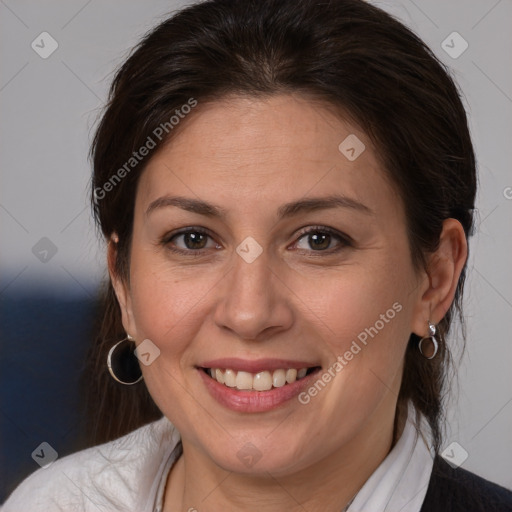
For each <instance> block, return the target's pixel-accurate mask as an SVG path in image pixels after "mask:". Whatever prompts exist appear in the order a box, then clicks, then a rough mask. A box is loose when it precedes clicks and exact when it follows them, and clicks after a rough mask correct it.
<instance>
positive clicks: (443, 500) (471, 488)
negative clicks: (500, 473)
mask: <svg viewBox="0 0 512 512" xmlns="http://www.w3.org/2000/svg"><path fill="white" fill-rule="evenodd" d="M445 511H446V512H512V492H511V491H509V490H508V489H505V488H504V487H501V486H499V485H497V484H494V483H492V482H489V481H488V480H485V479H484V478H482V477H479V476H477V475H475V474H473V473H470V472H469V471H466V470H465V469H462V468H457V469H454V468H452V467H451V466H450V465H449V464H448V463H447V462H446V461H445V460H444V459H443V458H442V457H440V456H436V458H435V459H434V467H433V468H432V475H431V477H430V482H429V485H428V489H427V495H426V496H425V501H424V502H423V506H422V507H421V512H445ZM404 512H406V511H405V510H404Z"/></svg>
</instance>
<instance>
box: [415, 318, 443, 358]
mask: <svg viewBox="0 0 512 512" xmlns="http://www.w3.org/2000/svg"><path fill="white" fill-rule="evenodd" d="M428 331H429V335H428V336H426V337H425V338H421V340H420V341H419V342H418V348H419V350H420V353H421V355H422V356H423V357H425V358H426V359H434V357H436V354H437V351H438V349H439V344H438V343H437V340H436V332H437V330H436V326H435V325H434V324H432V323H430V320H429V322H428ZM425 340H430V341H431V343H432V345H433V346H434V352H433V354H432V355H431V356H427V355H426V354H425V353H424V352H423V349H422V344H423V342H424V341H425Z"/></svg>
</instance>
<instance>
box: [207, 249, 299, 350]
mask: <svg viewBox="0 0 512 512" xmlns="http://www.w3.org/2000/svg"><path fill="white" fill-rule="evenodd" d="M233 258H234V264H233V267H232V268H231V270H230V271H229V272H228V274H227V275H226V278H225V280H224V283H223V286H222V292H221V295H222V297H221V299H220V300H219V302H218V304H217V307H216V310H215V315H214V318H215V323H216V325H218V326H219V327H221V328H222V329H228V330H229V331H231V332H232V333H234V334H236V336H237V337H238V338H240V339H244V340H251V341H263V340H264V339H267V338H268V337H270V336H273V335H275V334H276V333H278V332H280V331H285V330H287V329H289V328H290V327H291V325H292V324H293V310H292V307H291V302H290V299H291V297H290V296H291V295H292V292H291V291H290V289H289V288H287V286H286V285H285V284H284V283H283V281H282V280H281V279H280V278H279V276H278V269H277V268H272V265H270V264H269V258H268V257H267V255H266V253H265V251H263V253H262V254H261V255H260V256H259V257H258V258H256V260H254V261H252V262H251V263H248V262H247V261H245V260H244V259H243V258H242V257H240V256H239V255H238V254H236V253H235V254H234V255H233ZM274 267H275V265H274Z"/></svg>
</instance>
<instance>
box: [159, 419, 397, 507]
mask: <svg viewBox="0 0 512 512" xmlns="http://www.w3.org/2000/svg"><path fill="white" fill-rule="evenodd" d="M404 424H405V422H404V421H403V418H399V423H397V425H396V426H395V416H394V410H393V413H392V414H388V415H386V416H384V417H383V415H382V414H378V415H375V416H374V417H373V418H371V419H370V420H369V421H368V422H366V424H365V425H364V427H363V428H361V429H360V430H359V431H358V433H357V435H356V436H355V437H354V438H353V439H352V440H351V441H350V442H349V443H347V444H346V445H345V446H343V447H341V448H340V449H339V450H337V451H336V452H334V453H332V454H330V455H329V456H328V457H325V458H323V459H321V460H319V461H318V462H316V463H314V464H312V465H310V466H308V467H307V468H305V469H303V470H301V471H299V472H295V473H293V474H290V475H285V476H279V477H276V476H274V475H272V474H270V473H269V472H265V473H264V474H258V475H247V474H237V473H233V472H230V471H226V470H224V469H222V468H220V467H219V466H217V465H216V464H215V463H214V462H213V461H212V460H211V459H209V458H207V457H205V454H204V452H200V451H198V450H197V449H196V448H195V446H194V445H193V444H191V443H189V442H187V440H186V439H183V440H182V442H183V455H182V456H181V458H180V459H179V460H178V461H177V462H176V463H175V465H174V467H173V469H172V471H171V472H170V474H169V477H168V480H167V489H166V493H165V503H164V511H165V512H176V511H178V510H179V511H183V510H187V511H194V510H196V511H199V512H201V511H203V510H246V511H248V512H256V511H257V512H260V511H261V510H262V508H263V509H264V510H266V511H269V512H278V511H279V512H281V511H282V510H288V511H290V512H299V511H301V512H303V511H304V510H308V511H311V512H316V511H318V512H320V511H322V512H325V511H332V512H340V511H342V510H343V509H344V507H345V506H346V505H347V504H348V503H349V502H350V501H351V499H352V498H353V497H354V495H356V494H357V492H358V491H359V489H360V488H361V487H362V486H363V485H364V483H365V482H366V480H367V479H368V478H369V477H370V476H371V474H372V473H373V472H374V471H375V469H377V467H378V466H379V464H380V463H381V462H382V461H383V460H384V459H385V457H386V456H387V454H388V453H389V451H390V450H391V448H392V446H394V444H395V443H396V440H397V439H398V438H399V436H400V435H401V432H402V430H403V426H404ZM395 427H398V431H397V428H395ZM171 477H172V478H171Z"/></svg>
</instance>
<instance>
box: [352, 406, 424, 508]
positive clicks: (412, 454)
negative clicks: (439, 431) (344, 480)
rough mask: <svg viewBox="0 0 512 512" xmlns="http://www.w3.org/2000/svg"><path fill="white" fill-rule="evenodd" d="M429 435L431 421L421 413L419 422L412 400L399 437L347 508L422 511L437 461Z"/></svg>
mask: <svg viewBox="0 0 512 512" xmlns="http://www.w3.org/2000/svg"><path fill="white" fill-rule="evenodd" d="M429 439H430V428H429V426H428V424H427V423H426V421H425V420H424V418H423V417H421V425H420V426H419V427H418V426H417V425H416V411H415V408H414V406H413V405H412V404H411V403H410V404H409V410H408V416H407V421H406V424H405V426H404V430H403V432H402V435H401V436H400V439H399V440H398V442H397V443H396V444H395V446H394V447H393V449H392V450H391V451H390V452H389V454H388V456H387V457H386V458H385V459H384V460H383V461H382V462H381V464H380V465H379V467H378V468H377V469H376V470H375V471H374V472H373V474H372V475H371V476H370V478H369V479H368V480H367V481H366V483H365V484H364V485H363V487H362V488H361V490H360V491H359V492H358V493H357V495H356V497H355V498H354V501H353V502H352V503H351V505H350V507H349V508H348V509H347V512H368V510H371V511H372V512H391V511H393V512H395V511H398V510H404V511H407V512H419V511H420V510H421V506H422V504H423V501H424V499H425V495H426V493H427V488H428V484H429V481H430V475H431V473H432V466H433V464H434V455H433V451H431V449H429V441H428V440H429Z"/></svg>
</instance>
